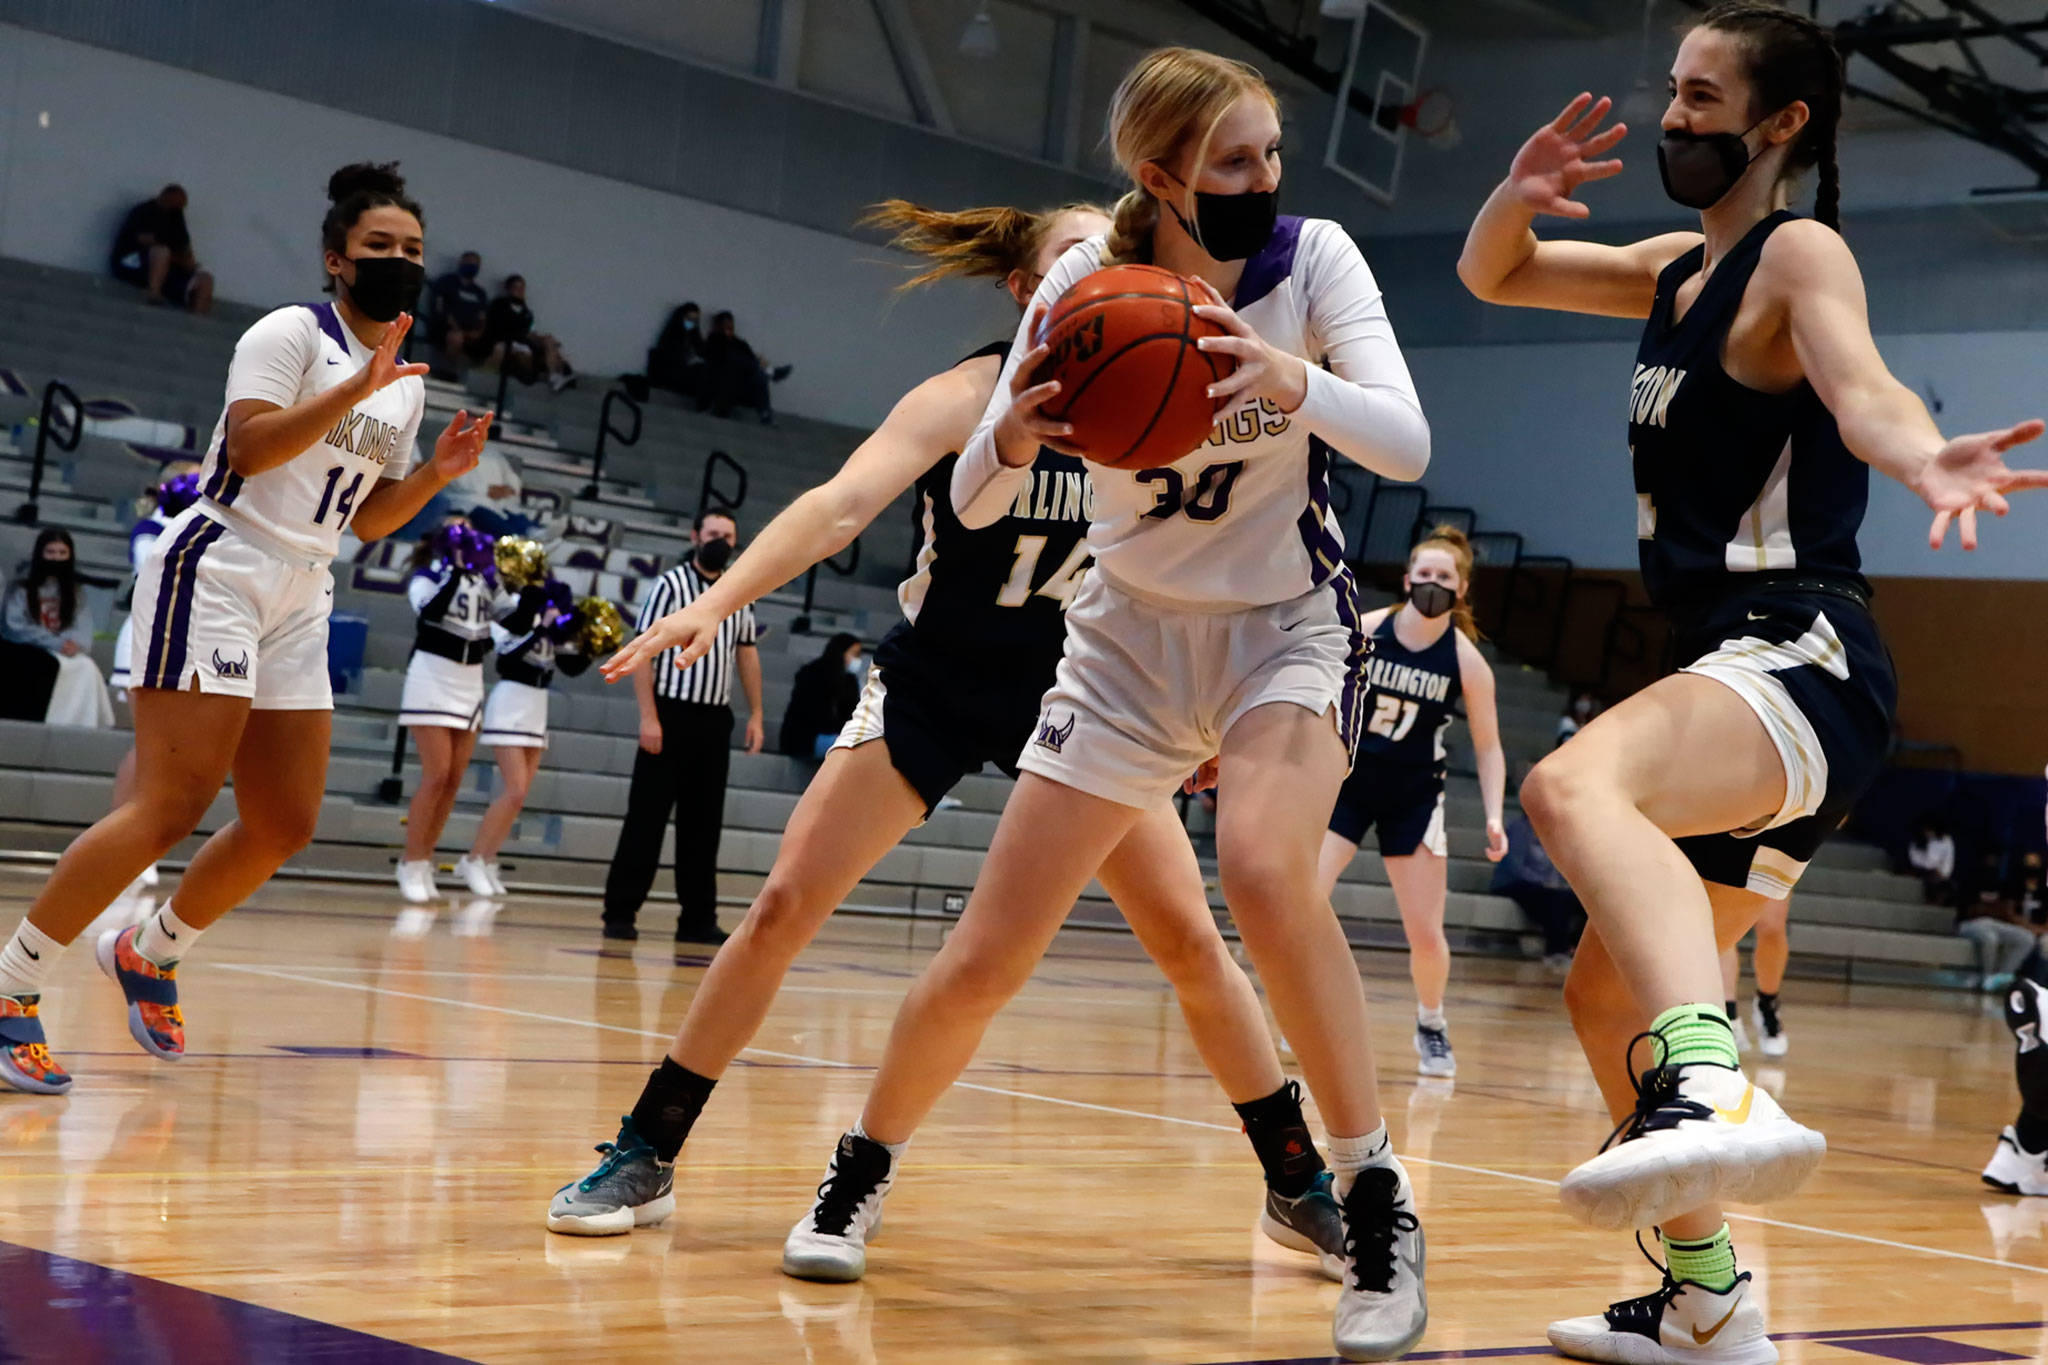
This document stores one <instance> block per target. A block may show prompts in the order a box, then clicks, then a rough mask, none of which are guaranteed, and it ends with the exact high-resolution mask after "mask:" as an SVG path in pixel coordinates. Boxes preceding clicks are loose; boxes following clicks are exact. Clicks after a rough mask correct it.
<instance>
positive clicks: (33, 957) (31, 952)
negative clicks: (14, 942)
mask: <svg viewBox="0 0 2048 1365" xmlns="http://www.w3.org/2000/svg"><path fill="white" fill-rule="evenodd" d="M21 950H22V951H23V952H24V953H27V954H28V957H29V961H31V962H41V961H42V960H43V955H42V954H41V953H39V952H37V951H36V950H35V949H33V948H31V947H29V946H28V945H27V944H26V943H24V944H22V945H21Z"/></svg>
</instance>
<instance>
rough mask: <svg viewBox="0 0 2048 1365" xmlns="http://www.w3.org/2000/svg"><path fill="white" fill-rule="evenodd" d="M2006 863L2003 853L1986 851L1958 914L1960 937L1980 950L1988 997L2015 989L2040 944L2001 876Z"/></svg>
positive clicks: (1981, 980) (1982, 981)
mask: <svg viewBox="0 0 2048 1365" xmlns="http://www.w3.org/2000/svg"><path fill="white" fill-rule="evenodd" d="M2004 862H2005V855H2004V854H2003V853H2001V852H2000V851H1999V850H1997V849H1995V848H1992V849H1986V850H1985V851H1984V856H1983V857H1982V858H1980V859H1979V860H1978V862H1977V867H1976V869H1975V872H1974V874H1973V875H1972V876H1971V877H1970V878H1969V879H1968V880H1969V886H1968V887H1967V888H1966V889H1965V892H1964V897H1963V903H1962V908H1961V909H1960V910H1958V911H1957V912H1956V933H1957V934H1958V935H1959V936H1960V937H1963V938H1966V939H1968V940H1970V942H1971V943H1972V944H1974V945H1975V946H1976V949H1977V971H1978V977H1979V982H1978V984H1979V985H1980V986H1981V987H1982V988H1983V990H1984V992H1985V993H1986V994H1987V995H1995V994H1997V993H1998V992H2000V991H2003V990H2005V989H2007V988H2008V987H2010V986H2011V985H2012V979H2013V975H2014V974H2015V973H2016V972H2018V971H2019V969H2020V964H2021V963H2022V962H2025V961H2026V960H2027V958H2028V957H2029V956H2030V955H2032V953H2033V951H2034V948H2035V945H2036V944H2037V942H2038V941H2039V936H2038V935H2037V934H2036V933H2035V932H2034V930H2032V929H2031V928H2029V927H2028V926H2027V925H2025V924H2023V923H2021V922H2020V917H2019V913H2018V911H2017V910H2016V909H2015V908H2014V906H2013V903H2012V901H2011V899H2010V898H2009V897H2007V895H2006V894H2005V884H2004V883H2005V879H2004V877H2003V876H2002V875H2000V874H2001V871H2002V868H2003V865H2004Z"/></svg>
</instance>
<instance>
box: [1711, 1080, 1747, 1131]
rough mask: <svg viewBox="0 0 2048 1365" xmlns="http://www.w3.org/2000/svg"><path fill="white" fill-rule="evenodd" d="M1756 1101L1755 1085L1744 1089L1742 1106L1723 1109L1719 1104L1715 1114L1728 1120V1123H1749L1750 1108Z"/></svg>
mask: <svg viewBox="0 0 2048 1365" xmlns="http://www.w3.org/2000/svg"><path fill="white" fill-rule="evenodd" d="M1755 1101H1756V1087H1755V1086H1753V1085H1748V1086H1744V1087H1743V1088H1742V1103H1741V1104H1738V1105H1736V1106H1735V1107H1734V1108H1733V1109H1723V1108H1722V1107H1721V1106H1720V1105H1718V1104H1717V1105H1715V1106H1714V1112H1715V1113H1716V1114H1719V1115H1720V1116H1721V1117H1722V1118H1724V1119H1726V1120H1728V1122H1730V1123H1748V1122H1749V1106H1750V1105H1751V1104H1753V1103H1755Z"/></svg>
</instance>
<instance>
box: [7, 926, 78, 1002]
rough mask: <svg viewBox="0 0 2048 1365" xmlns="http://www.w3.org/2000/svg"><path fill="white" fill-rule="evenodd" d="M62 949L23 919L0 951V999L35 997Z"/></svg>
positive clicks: (62, 947)
mask: <svg viewBox="0 0 2048 1365" xmlns="http://www.w3.org/2000/svg"><path fill="white" fill-rule="evenodd" d="M63 951H64V945H63V944H61V943H59V942H57V940H56V939H54V938H51V937H50V936H49V935H48V934H46V933H44V932H43V931H42V930H40V929H38V928H36V927H35V926H34V925H33V924H30V923H29V922H28V921H27V920H26V919H24V920H23V921H22V922H21V924H20V926H19V927H17V928H16V929H15V931H14V937H12V938H10V939H8V940H7V946H6V947H4V948H0V995H37V994H40V993H41V992H42V989H43V978H44V977H46V976H48V975H49V974H50V968H52V967H54V966H56V965H57V955H58V954H59V953H61V952H63Z"/></svg>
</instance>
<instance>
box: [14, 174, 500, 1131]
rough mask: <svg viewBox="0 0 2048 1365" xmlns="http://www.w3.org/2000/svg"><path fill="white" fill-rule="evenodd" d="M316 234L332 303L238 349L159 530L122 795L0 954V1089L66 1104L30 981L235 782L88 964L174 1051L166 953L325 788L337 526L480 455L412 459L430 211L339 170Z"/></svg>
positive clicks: (273, 320)
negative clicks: (185, 490) (180, 508)
mask: <svg viewBox="0 0 2048 1365" xmlns="http://www.w3.org/2000/svg"><path fill="white" fill-rule="evenodd" d="M327 193H328V199H329V201H330V202H329V205H328V209H327V214H326V217H325V219H324V221H323V222H322V223H321V225H320V247H321V262H322V266H323V268H324V270H325V272H326V276H327V287H328V288H330V289H332V290H334V291H335V293H336V297H335V299H334V301H333V302H330V303H318V304H310V305H309V304H295V305H292V306H290V307H286V308H281V309H279V310H277V311H276V312H273V313H271V314H269V315H268V316H266V317H264V318H262V319H260V320H259V321H257V322H256V324H255V325H254V326H252V327H251V328H250V329H249V330H248V331H247V332H245V333H243V335H242V339H241V341H240V342H239V343H238V344H237V345H236V347H235V356H234V360H233V361H232V362H231V363H230V364H229V367H228V379H227V395H226V402H225V404H224V406H223V410H222V413H221V419H220V422H219V423H218V424H217V425H216V426H215V427H214V432H213V439H212V442H211V444H210V445H209V446H208V448H207V453H206V461H205V463H204V465H203V466H202V469H201V478H200V500H199V501H198V502H197V503H195V504H194V505H193V506H191V507H189V508H187V509H186V510H185V511H184V512H183V513H182V514H180V515H179V516H178V517H176V518H175V519H173V520H172V522H171V523H170V525H168V526H166V527H165V528H164V533H163V536H162V538H161V539H160V540H158V541H157V542H156V544H155V545H154V546H153V547H152V548H151V549H150V552H149V554H148V557H147V558H146V559H145V560H144V561H143V565H142V571H141V573H140V574H139V575H138V578H137V583H136V590H135V612H134V615H135V619H136V621H137V622H138V623H139V624H138V625H137V627H136V630H135V638H134V644H133V652H132V655H131V657H130V659H129V669H130V674H131V678H130V683H129V687H130V701H131V702H132V704H133V706H134V709H135V750H136V764H135V790H134V794H133V795H132V796H131V797H130V798H129V799H128V800H127V801H126V802H124V803H123V804H122V805H121V807H120V808H119V809H118V810H116V811H114V812H113V813H112V814H110V815H108V816H107V817H106V818H105V819H103V820H101V821H100V822H99V823H98V824H96V825H94V826H93V827H92V828H91V829H89V830H87V831H85V832H84V833H83V834H81V835H79V836H78V838H76V839H75V840H73V841H72V843H71V847H69V848H68V849H66V850H65V851H64V855H63V857H61V858H60V859H58V861H57V865H56V867H55V868H54V869H52V871H51V873H50V879H49V881H48V882H46V883H45V884H44V886H43V890H42V892H41V894H40V895H38V896H37V897H36V900H35V904H34V905H33V906H32V907H31V908H30V910H29V913H28V917H27V918H26V919H24V920H23V921H22V923H21V925H20V927H19V928H17V929H16V930H15V931H14V933H13V935H12V936H11V937H9V938H8V939H7V940H6V941H5V942H4V944H0V1081H5V1082H6V1083H7V1084H9V1085H12V1086H14V1087H15V1088H17V1089H22V1090H30V1091H35V1092H39V1093H43V1094H52V1093H62V1092H63V1091H64V1090H66V1089H67V1088H69V1086H70V1084H71V1077H70V1075H69V1074H68V1073H67V1072H66V1071H65V1070H64V1068H63V1067H62V1066H60V1065H59V1064H58V1063H57V1062H56V1061H55V1060H54V1059H53V1058H52V1057H51V1055H50V1051H49V1047H48V1044H47V1042H46V1040H45V1038H44V1034H43V1027H42V1021H41V1019H40V1018H39V1017H38V1016H39V1007H40V1004H41V994H42V983H43V980H44V978H45V977H46V976H47V975H48V973H49V971H50V969H51V968H52V967H53V966H55V965H56V961H57V958H58V956H59V955H60V954H61V952H62V950H63V949H64V948H65V947H66V946H67V945H69V944H70V943H71V941H72V940H73V939H74V938H76V937H77V936H78V934H79V933H80V932H81V931H83V930H84V928H85V926H86V925H88V924H90V923H91V922H92V921H93V919H94V918H96V917H97V916H98V915H99V914H100V913H101V912H102V911H103V910H105V909H106V908H107V906H108V905H110V904H111V903H112V902H113V900H114V898H115V897H116V896H117V895H119V894H120V892H121V890H122V889H123V888H124V887H126V886H127V885H128V884H129V883H130V882H132V881H134V880H135V878H136V877H137V876H138V875H139V874H140V873H141V872H142V870H143V869H144V868H146V867H148V866H149V864H150V863H152V862H154V861H155V860H156V859H158V858H160V857H162V856H163V854H164V851H165V850H166V849H168V848H170V847H171V846H172V845H173V844H175V843H177V842H178V841H179V840H180V839H183V838H184V837H185V836H186V835H188V834H190V833H191V832H192V830H193V827H194V826H196V825H197V824H198V823H199V821H200V818H201V817H202V816H204V815H205V813H206V810H207V807H209V806H210V805H212V804H213V799H214V797H215V796H217V795H218V794H219V793H220V790H221V787H222V784H223V783H224V782H225V781H226V779H227V777H228V774H229V773H230V771H232V772H233V774H234V779H235V788H234V790H235V819H234V820H233V821H232V822H230V823H229V824H228V825H226V826H225V827H223V828H222V829H220V830H219V831H217V832H216V833H215V834H214V835H213V837H212V838H210V839H208V840H207V841H206V844H205V846H204V847H203V848H201V849H200V850H199V852H198V853H197V854H196V855H195V856H194V857H193V859H192V862H191V863H190V864H189V865H188V866H187V868H186V869H185V875H184V878H183V880H182V881H180V883H179V885H178V889H177V891H176V892H175V893H174V894H173V895H172V897H171V899H170V900H169V901H168V902H167V903H166V904H164V905H163V906H161V907H159V908H158V909H157V910H156V911H155V912H154V913H152V914H151V915H150V916H149V918H148V919H146V920H144V921H143V922H142V924H141V925H140V926H134V927H128V928H122V929H110V930H108V931H107V932H106V933H105V934H103V935H102V936H101V937H100V939H99V942H98V943H97V945H96V954H95V956H96V957H97V959H98V961H99V965H100V967H101V968H102V970H104V971H105V972H106V973H107V974H108V975H109V976H111V977H113V978H114V979H115V980H116V981H117V982H118V983H119V984H120V986H121V990H122V994H123V995H124V996H125V997H126V1008H127V1015H128V1031H129V1033H130V1035H131V1036H132V1037H133V1038H134V1039H135V1041H136V1042H137V1043H138V1044H139V1045H140V1046H141V1047H142V1048H143V1049H144V1050H145V1051H147V1052H149V1053H150V1054H151V1055H153V1056H157V1057H162V1058H167V1059H169V1058H176V1057H179V1056H182V1055H183V1053H184V1050H185V1020H184V1015H183V1014H182V1012H181V1011H180V1008H179V1005H178V986H177V965H178V962H179V961H180V959H182V958H183V957H184V956H185V954H187V953H188V952H190V951H191V949H192V945H193V943H194V942H195V941H196V940H197V939H198V937H199V935H200V934H201V933H202V932H203V931H204V930H205V929H206V928H207V926H209V925H211V924H212V923H213V922H214V921H215V920H217V919H219V918H220V917H221V916H222V915H224V914H226V913H227V912H228V911H229V910H231V909H233V908H234V907H235V906H236V905H238V904H240V903H241V902H242V901H243V900H245V899H247V897H248V896H249V894H250V893H251V892H253V891H255V890H256V889H257V888H258V887H260V886H262V885H263V883H264V882H266V881H268V880H269V879H270V876H271V874H272V873H273V872H275V871H276V870H277V868H278V866H279V865H280V864H282V863H283V862H284V860H285V859H287V858H289V857H291V856H292V854H294V853H295V852H297V851H298V850H299V849H300V848H303V847H304V846H305V844H306V843H307V841H308V840H310V839H311V838H312V837H313V826H314V822H315V821H316V820H317V819H318V818H319V815H320V800H321V796H322V794H323V793H324V792H325V791H326V787H327V751H328V745H329V739H330V736H331V731H332V719H333V708H334V699H333V696H332V695H331V693H330V692H329V689H328V683H327V617H328V613H329V611H330V610H331V606H332V594H333V591H334V578H333V575H332V574H331V573H330V572H329V571H328V565H329V564H330V563H331V562H332V561H333V559H334V555H335V552H336V551H337V549H338V548H339V546H340V541H341V535H342V532H343V531H352V532H353V533H354V534H355V535H356V536H357V537H358V538H360V539H362V540H374V539H376V538H377V537H379V536H383V535H388V534H389V533H391V532H392V531H395V530H397V529H398V528H399V527H401V526H403V525H405V523H406V522H408V521H410V520H412V518H414V517H415V516H417V515H419V512H420V509H421V508H423V507H425V506H426V505H427V502H428V500H429V499H431V498H432V497H433V496H434V495H435V494H436V493H438V492H440V491H441V489H443V488H445V487H446V486H447V485H448V482H449V480H451V479H454V478H457V477H459V476H460V475H462V474H464V473H466V472H467V471H468V470H469V469H470V468H472V467H473V466H474V465H475V464H476V460H477V453H478V452H479V451H480V450H481V449H482V448H483V443H484V439H485V437H486V435H487V434H488V433H489V430H490V423H491V417H490V414H488V413H486V414H485V415H484V416H483V417H482V418H480V419H478V420H475V421H472V420H471V419H470V417H469V414H468V413H466V412H462V413H457V414H456V416H455V420H454V421H452V422H450V423H449V425H448V428H447V429H446V430H445V431H443V432H442V433H441V436H440V439H439V440H438V441H436V442H435V445H434V454H433V457H432V458H431V459H430V460H427V461H425V462H423V463H422V464H421V465H420V466H419V467H418V468H417V469H415V468H414V467H413V441H414V437H415V436H416V435H417V434H418V432H419V426H420V416H421V412H422V409H423V407H424V400H425V390H424V389H423V388H422V386H421V382H420V376H421V375H423V374H425V373H426V371H427V367H426V366H425V365H408V364H405V363H403V362H402V361H400V360H399V358H398V349H399V347H400V345H401V344H403V342H404V340H405V333H406V329H407V328H408V327H410V326H411V325H412V319H411V317H410V316H408V315H407V314H406V312H405V304H406V303H407V302H408V301H410V300H412V299H414V298H416V297H418V295H419V290H420V284H421V282H422V280H423V278H424V276H425V270H424V268H423V267H422V266H421V264H420V261H421V257H422V255H423V253H424V252H425V250H426V241H425V229H424V228H423V227H422V225H421V215H420V206H419V205H418V204H417V203H415V202H414V201H413V200H412V199H411V198H410V197H408V196H407V194H406V192H405V182H404V181H403V180H401V179H400V178H399V177H398V175H397V174H396V172H395V170H394V168H393V167H390V166H369V165H357V166H347V167H344V168H342V169H341V170H339V171H337V172H335V174H334V176H333V178H332V179H330V180H329V181H328V186H327Z"/></svg>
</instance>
